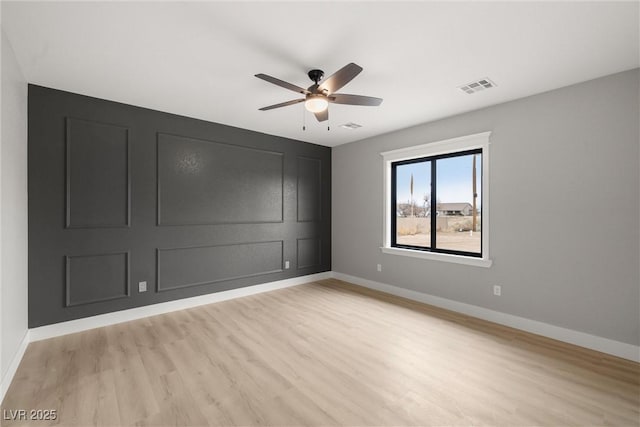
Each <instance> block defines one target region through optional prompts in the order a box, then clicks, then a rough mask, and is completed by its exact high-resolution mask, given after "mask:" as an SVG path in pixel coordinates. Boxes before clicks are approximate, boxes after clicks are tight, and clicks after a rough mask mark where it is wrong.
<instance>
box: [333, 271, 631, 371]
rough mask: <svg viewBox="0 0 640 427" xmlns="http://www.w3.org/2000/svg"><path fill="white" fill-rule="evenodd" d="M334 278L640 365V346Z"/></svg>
mask: <svg viewBox="0 0 640 427" xmlns="http://www.w3.org/2000/svg"><path fill="white" fill-rule="evenodd" d="M333 277H334V278H336V279H339V280H343V281H345V282H350V283H353V284H356V285H360V286H364V287H366V288H370V289H375V290H378V291H382V292H386V293H388V294H392V295H397V296H399V297H403V298H407V299H410V300H414V301H418V302H423V303H425V304H430V305H433V306H436V307H440V308H445V309H447V310H451V311H455V312H458V313H462V314H466V315H469V316H473V317H477V318H479V319H483V320H488V321H490V322H494V323H499V324H501V325H504V326H510V327H512V328H516V329H520V330H523V331H526V332H531V333H533V334H537V335H542V336H544V337H547V338H553V339H556V340H558V341H564V342H566V343H569V344H575V345H578V346H580V347H586V348H589V349H591V350H596V351H600V352H602V353H607V354H611V355H613V356H617V357H621V358H623V359H628V360H632V361H634V362H640V346H635V345H632V344H627V343H623V342H620V341H614V340H610V339H608V338H602V337H598V336H596V335H590V334H586V333H584V332H579V331H574V330H572V329H566V328H562V327H559V326H554V325H550V324H548V323H543V322H539V321H537V320H531V319H526V318H524V317H519V316H514V315H512V314H506V313H501V312H499V311H494V310H489V309H488V308H483V307H478V306H475V305H471V304H466V303H463V302H458V301H453V300H450V299H446V298H441V297H436V296H433V295H429V294H425V293H422V292H417V291H413V290H409V289H404V288H399V287H397V286H392V285H387V284H385V283H380V282H375V281H373V280H368V279H363V278H361V277H355V276H350V275H348V274H343V273H338V272H335V271H334V272H333Z"/></svg>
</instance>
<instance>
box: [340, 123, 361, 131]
mask: <svg viewBox="0 0 640 427" xmlns="http://www.w3.org/2000/svg"><path fill="white" fill-rule="evenodd" d="M340 127H341V128H345V129H351V130H354V129H358V128H361V127H362V125H359V124H357V123H353V122H349V123H345V124H343V125H340Z"/></svg>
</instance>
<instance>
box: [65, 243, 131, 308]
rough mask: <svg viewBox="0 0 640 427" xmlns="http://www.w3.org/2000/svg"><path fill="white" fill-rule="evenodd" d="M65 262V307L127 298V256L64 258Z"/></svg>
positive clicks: (106, 255) (76, 256)
mask: <svg viewBox="0 0 640 427" xmlns="http://www.w3.org/2000/svg"><path fill="white" fill-rule="evenodd" d="M65 260H66V306H67V307H71V306H76V305H83V304H90V303H95V302H101V301H108V300H112V299H116V298H125V297H128V296H129V294H130V286H129V253H128V252H120V253H111V254H100V255H74V256H66V257H65Z"/></svg>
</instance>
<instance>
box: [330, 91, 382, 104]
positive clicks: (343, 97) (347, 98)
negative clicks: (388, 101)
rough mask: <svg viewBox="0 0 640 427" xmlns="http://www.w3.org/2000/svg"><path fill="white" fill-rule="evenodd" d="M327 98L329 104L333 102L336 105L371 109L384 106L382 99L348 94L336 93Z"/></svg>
mask: <svg viewBox="0 0 640 427" xmlns="http://www.w3.org/2000/svg"><path fill="white" fill-rule="evenodd" d="M327 98H328V99H329V102H333V103H334V104H348V105H367V106H370V107H377V106H378V105H380V104H382V98H374V97H372V96H362V95H347V94H346V93H334V94H333V95H330V96H328V97H327Z"/></svg>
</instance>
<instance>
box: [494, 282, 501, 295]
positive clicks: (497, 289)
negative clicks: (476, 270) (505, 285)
mask: <svg viewBox="0 0 640 427" xmlns="http://www.w3.org/2000/svg"><path fill="white" fill-rule="evenodd" d="M493 294H494V295H495V296H497V297H499V296H500V295H502V286H500V285H493Z"/></svg>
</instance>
